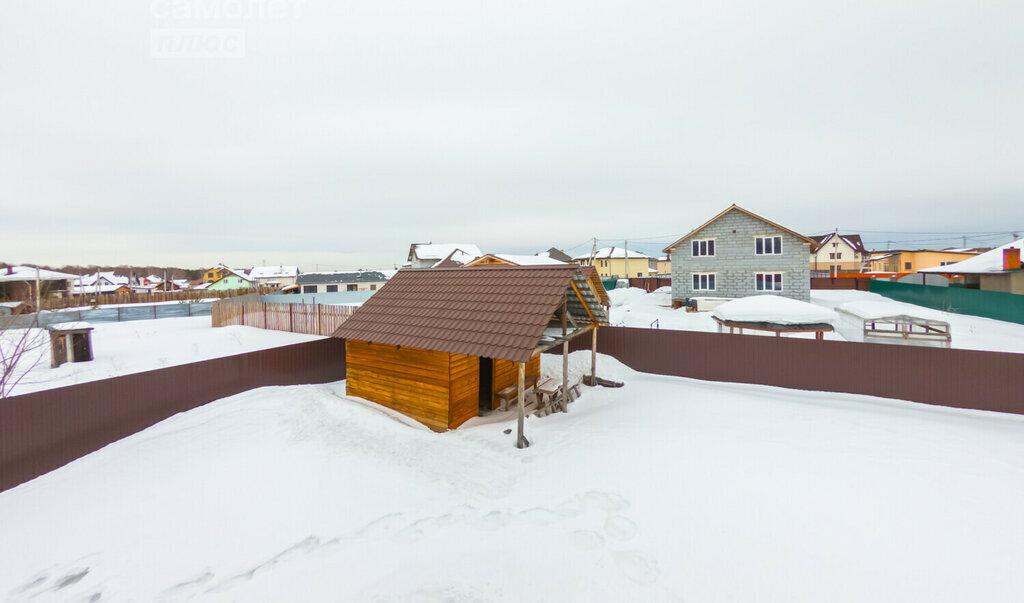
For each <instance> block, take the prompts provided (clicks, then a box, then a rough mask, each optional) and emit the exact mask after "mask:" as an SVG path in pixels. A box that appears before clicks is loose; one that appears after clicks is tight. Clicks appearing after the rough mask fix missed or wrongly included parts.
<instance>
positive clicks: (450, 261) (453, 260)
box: [431, 249, 480, 268]
mask: <svg viewBox="0 0 1024 603" xmlns="http://www.w3.org/2000/svg"><path fill="white" fill-rule="evenodd" d="M478 257H480V256H477V255H473V254H472V253H467V252H465V251H463V250H461V249H453V250H452V252H451V253H449V254H448V255H447V257H445V258H444V259H443V260H440V261H438V262H435V263H434V265H432V266H431V268H458V267H459V266H465V265H466V264H468V263H470V262H472V261H473V260H475V259H477V258H478Z"/></svg>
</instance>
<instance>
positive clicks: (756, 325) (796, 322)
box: [711, 295, 839, 339]
mask: <svg viewBox="0 0 1024 603" xmlns="http://www.w3.org/2000/svg"><path fill="white" fill-rule="evenodd" d="M711 317H712V318H713V319H714V320H715V322H717V323H718V324H719V331H721V330H722V327H729V332H730V333H731V332H733V329H740V333H742V332H743V329H751V330H755V331H773V332H774V333H775V334H776V335H778V334H780V333H803V332H816V333H817V334H818V339H821V338H822V334H823V333H824V332H826V331H834V330H835V323H836V321H837V320H838V319H839V316H838V315H837V314H836V313H835V311H834V310H830V309H828V308H823V307H821V306H816V305H814V304H811V303H807V302H803V301H800V300H796V299H790V298H788V297H780V296H778V295H755V296H752V297H742V298H740V299H734V300H732V301H728V302H725V303H724V304H721V305H719V306H718V307H716V308H715V309H714V310H713V311H712V312H711Z"/></svg>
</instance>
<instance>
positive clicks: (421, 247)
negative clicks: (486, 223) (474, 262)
mask: <svg viewBox="0 0 1024 603" xmlns="http://www.w3.org/2000/svg"><path fill="white" fill-rule="evenodd" d="M456 249H458V250H460V251H462V252H463V253H465V254H468V255H472V256H473V257H472V258H470V259H476V258H478V257H480V256H482V255H483V253H481V252H480V248H479V247H477V246H476V245H474V244H473V243H414V244H413V245H412V248H411V249H410V250H409V259H410V260H411V259H412V256H413V255H414V254H415V256H416V257H417V258H419V259H421V260H443V259H444V258H446V257H448V256H449V255H451V254H452V252H453V251H455V250H456ZM467 261H468V260H467Z"/></svg>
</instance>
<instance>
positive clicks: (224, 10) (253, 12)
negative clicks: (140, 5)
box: [149, 0, 298, 59]
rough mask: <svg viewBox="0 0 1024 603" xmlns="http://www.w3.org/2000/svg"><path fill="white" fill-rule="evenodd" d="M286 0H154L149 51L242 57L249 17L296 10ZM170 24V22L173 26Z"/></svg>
mask: <svg viewBox="0 0 1024 603" xmlns="http://www.w3.org/2000/svg"><path fill="white" fill-rule="evenodd" d="M297 10H298V4H297V2H294V1H289V0H153V2H151V3H150V13H151V15H152V17H153V19H154V20H155V22H156V24H158V25H162V26H163V27H154V28H153V29H152V30H151V31H150V40H149V51H150V56H151V57H152V58H154V59H241V58H244V57H245V42H246V39H245V30H244V29H243V27H241V25H243V24H244V23H245V22H247V21H252V20H257V19H259V20H266V19H284V18H286V17H289V16H293V15H295V14H296V12H297ZM172 25H173V26H172Z"/></svg>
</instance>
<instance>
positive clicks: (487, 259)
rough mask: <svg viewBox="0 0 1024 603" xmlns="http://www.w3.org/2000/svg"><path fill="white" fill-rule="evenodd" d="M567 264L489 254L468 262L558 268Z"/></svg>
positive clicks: (537, 257)
mask: <svg viewBox="0 0 1024 603" xmlns="http://www.w3.org/2000/svg"><path fill="white" fill-rule="evenodd" d="M565 264H566V262H563V261H560V260H556V259H554V258H549V257H547V256H540V255H512V254H509V253H488V254H487V255H485V256H483V257H479V258H476V259H475V260H473V261H471V262H467V263H466V266H480V265H501V266H558V265H565Z"/></svg>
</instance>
